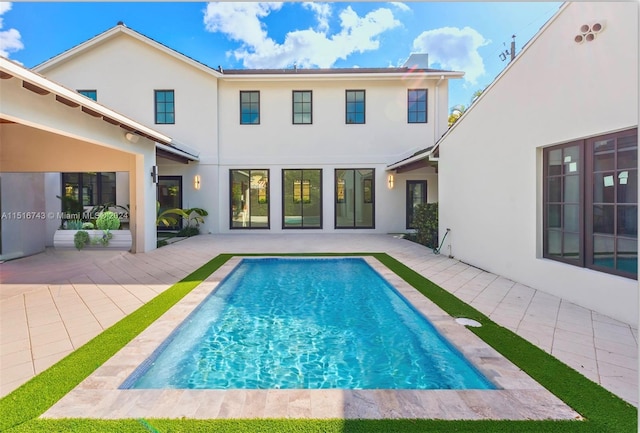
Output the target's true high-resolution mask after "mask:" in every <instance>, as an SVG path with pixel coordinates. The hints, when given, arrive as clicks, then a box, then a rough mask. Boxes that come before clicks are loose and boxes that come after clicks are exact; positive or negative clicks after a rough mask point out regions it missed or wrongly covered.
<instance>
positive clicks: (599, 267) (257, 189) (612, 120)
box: [0, 2, 638, 324]
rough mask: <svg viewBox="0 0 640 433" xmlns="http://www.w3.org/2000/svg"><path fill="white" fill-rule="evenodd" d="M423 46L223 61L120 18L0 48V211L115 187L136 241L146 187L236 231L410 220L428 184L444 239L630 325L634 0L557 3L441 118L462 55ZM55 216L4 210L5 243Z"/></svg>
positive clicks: (38, 245) (149, 193)
mask: <svg viewBox="0 0 640 433" xmlns="http://www.w3.org/2000/svg"><path fill="white" fill-rule="evenodd" d="M425 58H426V56H425V55H419V56H415V57H414V56H412V58H410V59H409V60H408V61H407V64H406V65H405V66H404V67H400V68H369V69H366V68H354V69H325V70H320V69H309V70H307V69H295V68H291V69H280V70H225V69H224V68H221V67H218V68H211V67H208V66H206V65H203V64H201V63H199V62H198V61H197V60H194V59H191V58H189V57H187V56H184V55H183V54H180V53H178V52H176V51H174V50H172V49H171V48H169V47H166V46H164V45H162V44H160V43H158V42H157V41H154V40H152V39H150V38H148V37H146V36H144V35H141V34H140V33H138V32H136V31H135V30H132V29H130V28H128V27H126V26H125V25H123V24H118V25H117V26H115V27H113V28H111V29H109V30H107V31H106V32H104V33H101V34H99V35H98V36H96V37H94V38H92V39H91V40H89V41H87V42H85V43H83V44H80V45H78V46H76V47H73V48H71V49H69V50H68V51H66V52H64V53H62V54H60V55H58V56H56V57H54V58H52V59H50V60H47V61H45V62H44V63H42V64H41V65H39V66H37V67H36V68H34V70H33V71H30V70H26V69H25V68H22V67H21V66H19V65H16V64H15V63H13V62H11V61H8V60H6V59H0V93H1V94H2V100H1V101H0V140H1V141H2V152H0V191H1V193H2V194H1V198H0V212H3V213H5V212H14V214H15V213H16V212H18V213H20V212H23V211H40V210H41V211H43V212H44V214H43V215H47V216H48V215H49V214H50V213H52V212H53V213H54V214H55V212H57V211H59V210H60V200H59V199H58V198H56V195H60V194H67V193H68V194H71V196H73V197H74V198H76V199H77V200H79V201H81V202H82V203H83V204H84V205H86V206H91V205H93V204H96V203H100V202H114V203H117V204H120V205H126V206H128V207H129V208H130V227H131V230H132V232H133V233H134V245H133V247H132V251H133V252H144V251H149V250H151V249H153V248H155V246H156V229H157V227H156V224H155V217H156V202H157V201H159V202H160V203H161V206H162V207H163V208H164V207H181V208H192V207H200V208H204V209H206V210H207V211H208V212H209V216H208V217H207V218H206V220H205V223H204V224H203V225H202V226H201V231H202V232H204V233H237V234H241V233H253V234H258V233H259V234H270V233H283V232H295V231H308V230H313V231H317V232H320V233H331V232H342V233H344V232H349V231H358V232H359V233H362V232H365V233H395V232H406V231H407V230H408V229H410V227H411V217H412V215H411V214H412V210H413V206H414V205H415V204H417V203H421V202H439V212H440V215H439V219H440V236H439V237H440V239H441V240H442V239H444V238H445V234H446V235H447V236H446V239H444V244H443V245H442V248H441V250H440V251H441V253H442V254H446V255H449V256H452V257H455V258H457V259H459V260H461V261H464V262H466V263H469V264H471V265H474V266H477V267H479V268H482V269H485V270H487V271H490V272H493V273H497V274H500V275H503V276H505V277H507V278H511V279H513V280H515V281H518V282H520V283H523V284H526V285H528V286H531V287H533V288H536V289H539V290H542V291H545V292H548V293H552V294H554V295H556V296H559V297H561V298H563V299H567V300H569V301H571V302H574V303H576V304H578V305H582V306H584V307H587V308H589V309H593V310H595V311H599V312H601V313H603V314H606V315H608V316H611V317H614V318H616V319H619V320H622V321H625V322H627V323H632V324H636V323H637V320H638V282H637V247H638V241H637V221H638V218H637V201H638V189H637V185H638V180H637V144H638V142H637V127H638V4H637V3H623V2H620V3H616V2H596V3H590V2H576V3H565V4H563V5H562V6H561V7H560V9H559V10H558V12H557V13H556V14H555V15H554V16H553V17H552V18H551V19H550V20H549V21H548V22H547V23H546V24H545V25H544V26H543V27H542V28H541V29H540V31H539V32H538V33H537V34H536V35H535V36H534V37H533V38H532V40H531V41H529V43H528V44H527V45H526V46H525V47H524V48H523V50H522V51H521V52H520V53H519V54H518V56H517V57H516V58H515V59H514V60H512V62H511V63H510V64H509V65H508V66H507V67H506V68H505V70H504V71H503V72H502V73H501V74H500V75H499V76H498V77H497V78H496V79H495V80H494V82H493V83H492V84H491V85H490V86H489V87H488V88H487V89H485V91H484V93H483V94H482V96H481V97H480V98H478V100H476V102H475V103H474V104H473V105H472V106H471V107H470V108H469V109H468V110H467V112H466V113H465V114H464V115H463V116H462V118H461V119H460V120H459V121H458V122H457V123H456V124H455V125H454V126H453V127H452V128H450V129H448V130H447V115H448V80H450V79H457V78H461V77H462V76H463V73H462V72H455V71H443V70H436V69H431V68H429V67H428V66H429V65H428V63H427V62H426V61H425V60H426V59H425ZM81 93H82V94H81ZM83 95H86V96H83ZM59 223H60V221H59V220H56V219H49V218H44V219H43V220H40V219H34V218H32V219H30V220H29V221H28V222H26V223H25V221H24V220H22V221H16V220H15V219H11V218H9V219H2V221H1V222H0V225H1V227H0V232H1V234H2V238H1V240H0V245H1V248H2V249H1V250H0V259H6V258H12V257H19V256H22V255H27V254H33V253H36V252H38V251H42V250H43V249H44V248H45V246H48V245H50V244H51V242H52V238H53V232H54V231H55V229H56V228H57V226H58V225H59Z"/></svg>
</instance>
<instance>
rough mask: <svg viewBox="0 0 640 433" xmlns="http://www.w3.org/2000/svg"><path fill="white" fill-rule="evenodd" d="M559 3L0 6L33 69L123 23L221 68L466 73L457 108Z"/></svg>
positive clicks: (0, 45)
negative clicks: (411, 67)
mask: <svg viewBox="0 0 640 433" xmlns="http://www.w3.org/2000/svg"><path fill="white" fill-rule="evenodd" d="M560 5H561V3H560V2H554V3H551V2H529V3H525V2H513V3H511V2H419V1H410V2H405V3H399V2H346V1H344V2H328V3H324V2H285V3H264V2H247V3H233V2H217V3H200V2H159V3H153V2H136V3H134V2H114V3H102V2H87V3H77V2H42V3H32V2H14V3H7V2H0V55H2V56H4V57H8V58H9V59H12V60H15V61H17V62H20V63H21V64H23V65H24V66H26V67H29V68H30V67H33V66H36V65H37V64H39V63H42V62H43V61H45V60H47V59H49V58H51V57H53V56H55V55H57V54H60V53H61V52H63V51H65V50H67V49H69V48H71V47H73V46H75V45H77V44H79V43H82V42H84V41H86V40H87V39H89V38H91V37H93V36H95V35H97V34H99V33H102V32H103V31H105V30H107V29H109V28H110V27H112V26H114V25H116V23H117V22H118V21H123V22H124V23H125V24H126V25H127V26H128V27H130V28H132V29H134V30H136V31H138V32H140V33H142V34H144V35H146V36H149V37H151V38H153V39H155V40H157V41H158V42H161V43H163V44H165V45H167V46H169V47H171V48H173V49H175V50H177V51H179V52H181V53H183V54H186V55H188V56H190V57H192V58H194V59H196V60H198V61H200V62H202V63H204V64H207V65H209V66H211V67H214V68H217V67H218V65H221V66H222V67H223V68H270V67H293V65H294V64H296V65H297V66H298V67H304V68H314V67H387V66H400V65H402V63H403V62H404V61H405V60H406V59H407V57H408V56H409V55H410V54H411V53H413V52H426V53H428V54H429V63H430V67H433V68H439V69H448V70H456V71H464V72H465V73H466V75H465V78H464V79H460V80H452V81H451V82H450V95H449V107H453V106H454V105H456V104H464V105H468V104H469V101H470V99H471V97H472V95H473V93H474V92H475V91H476V90H480V89H483V88H485V87H486V86H487V85H489V84H490V83H491V82H492V81H493V79H494V78H495V77H496V76H497V75H498V74H499V73H500V71H502V69H504V67H505V66H506V65H507V63H508V60H507V61H503V60H501V58H500V54H501V53H502V52H504V51H505V50H507V49H509V46H510V43H511V36H512V35H516V52H519V51H520V50H521V49H522V46H523V45H525V44H526V42H527V41H529V40H530V39H531V37H532V36H533V35H534V34H535V33H536V32H537V31H538V30H539V29H540V27H542V26H543V25H544V24H545V22H546V21H547V20H548V19H549V18H550V17H551V16H553V14H554V13H555V12H556V11H557V10H558V8H559V7H560Z"/></svg>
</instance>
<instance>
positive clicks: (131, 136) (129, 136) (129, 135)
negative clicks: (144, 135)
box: [124, 132, 140, 144]
mask: <svg viewBox="0 0 640 433" xmlns="http://www.w3.org/2000/svg"><path fill="white" fill-rule="evenodd" d="M124 138H126V139H127V141H128V142H129V143H134V144H135V143H137V142H138V140H140V136H139V135H137V134H134V133H133V132H127V133H125V134H124Z"/></svg>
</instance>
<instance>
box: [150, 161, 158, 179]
mask: <svg viewBox="0 0 640 433" xmlns="http://www.w3.org/2000/svg"><path fill="white" fill-rule="evenodd" d="M151 180H152V181H153V183H158V166H157V165H154V166H153V167H151Z"/></svg>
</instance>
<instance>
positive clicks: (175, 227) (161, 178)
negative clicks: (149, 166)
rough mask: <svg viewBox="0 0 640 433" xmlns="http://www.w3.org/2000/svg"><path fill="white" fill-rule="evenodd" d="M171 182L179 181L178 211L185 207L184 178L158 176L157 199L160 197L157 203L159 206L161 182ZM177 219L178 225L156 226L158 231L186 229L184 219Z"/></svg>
mask: <svg viewBox="0 0 640 433" xmlns="http://www.w3.org/2000/svg"><path fill="white" fill-rule="evenodd" d="M169 180H171V181H177V185H178V192H179V194H178V206H177V208H178V209H182V206H183V200H182V199H183V195H184V194H183V189H182V176H174V175H171V176H158V183H157V184H156V197H158V198H157V199H156V201H157V203H158V204H159V203H160V200H159V194H158V189H160V188H161V184H160V182H161V181H169ZM158 211H160V209H158ZM176 219H177V222H176V225H173V226H165V225H157V224H156V230H157V231H177V230H181V229H182V228H183V227H184V219H183V218H180V217H177V218H176Z"/></svg>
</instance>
